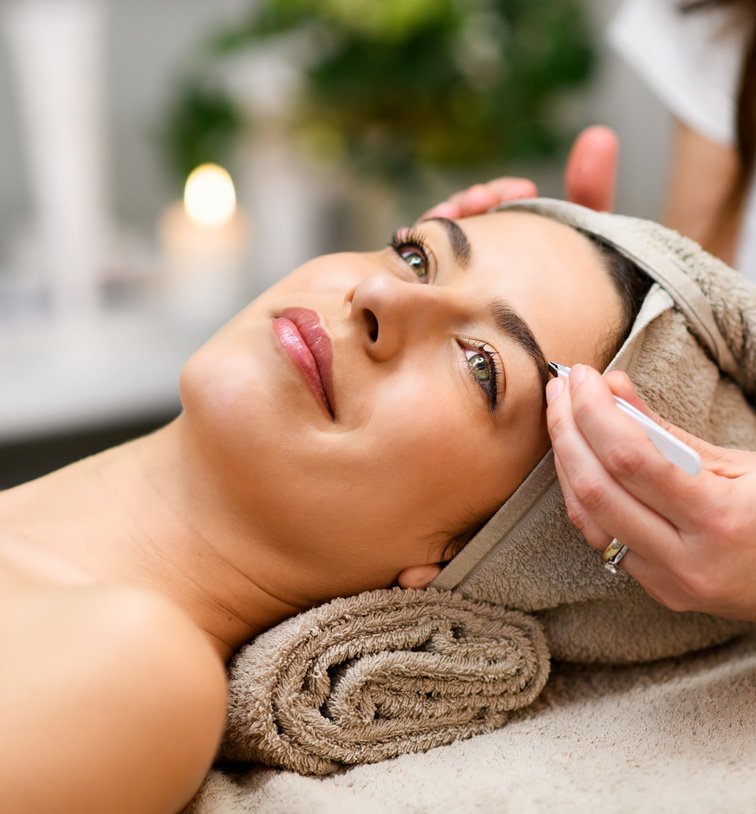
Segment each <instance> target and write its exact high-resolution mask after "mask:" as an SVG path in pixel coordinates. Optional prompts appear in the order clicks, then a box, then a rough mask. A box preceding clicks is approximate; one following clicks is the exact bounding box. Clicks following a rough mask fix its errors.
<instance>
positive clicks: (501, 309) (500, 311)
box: [489, 300, 549, 403]
mask: <svg viewBox="0 0 756 814" xmlns="http://www.w3.org/2000/svg"><path fill="white" fill-rule="evenodd" d="M489 308H490V311H491V316H492V317H493V320H494V322H495V323H496V327H497V328H498V329H499V330H500V331H501V333H503V334H504V335H505V336H508V337H509V338H510V339H512V340H514V341H515V342H516V343H517V344H518V345H519V346H520V347H521V348H522V349H523V350H524V351H525V353H527V354H528V356H530V358H531V359H532V360H533V362H534V363H535V366H536V371H537V373H538V378H539V379H540V380H541V392H542V393H543V394H544V399H545V394H546V384H547V383H548V381H549V369H548V366H547V363H546V357H545V356H544V353H543V351H542V350H541V346H540V345H539V344H538V340H537V339H536V338H535V336H534V334H533V331H531V330H530V326H529V325H528V323H527V322H525V320H524V319H523V318H522V317H521V316H520V315H519V314H518V313H517V311H515V310H514V309H513V308H512V306H511V305H509V304H508V303H506V302H504V300H494V301H493V302H492V303H491V304H490V306H489ZM544 403H545V402H544Z"/></svg>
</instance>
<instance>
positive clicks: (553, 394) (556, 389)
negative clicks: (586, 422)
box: [546, 379, 564, 404]
mask: <svg viewBox="0 0 756 814" xmlns="http://www.w3.org/2000/svg"><path fill="white" fill-rule="evenodd" d="M562 393H564V379H552V380H551V381H550V382H549V383H548V384H547V385H546V403H547V404H551V403H552V402H554V401H556V400H557V399H558V398H559V396H561V395H562Z"/></svg>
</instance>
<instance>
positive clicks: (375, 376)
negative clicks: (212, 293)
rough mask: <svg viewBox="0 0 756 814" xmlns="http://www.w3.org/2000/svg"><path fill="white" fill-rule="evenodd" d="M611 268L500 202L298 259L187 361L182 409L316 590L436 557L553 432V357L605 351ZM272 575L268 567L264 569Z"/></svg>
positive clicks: (258, 523) (350, 589)
mask: <svg viewBox="0 0 756 814" xmlns="http://www.w3.org/2000/svg"><path fill="white" fill-rule="evenodd" d="M620 322H621V318H620V304H619V299H618V296H617V294H616V292H615V289H614V286H613V284H612V283H611V281H610V279H609V277H608V275H607V273H606V272H605V270H604V268H603V266H602V264H601V260H600V258H599V256H598V254H597V253H596V252H595V250H594V248H593V247H592V245H591V244H590V243H589V242H588V241H587V240H586V239H585V238H584V237H583V236H582V235H580V234H578V233H577V232H575V231H573V230H572V229H570V228H568V227H566V226H564V225H562V224H559V223H556V222H554V221H551V220H548V219H546V218H543V217H540V216H537V215H532V214H529V213H519V212H504V213H495V214H489V215H484V216H480V217H474V218H467V219H465V220H463V221H459V222H453V221H446V220H431V221H426V222H424V223H421V224H419V225H418V226H416V227H414V228H413V229H411V230H406V229H405V230H400V231H399V232H398V233H397V235H396V236H395V240H394V246H393V247H392V248H387V249H384V250H383V251H379V252H375V253H373V254H335V255H329V256H324V257H320V258H317V259H315V260H313V261H311V262H309V263H306V264H304V265H303V266H301V267H299V268H298V269H296V270H295V271H293V272H292V273H291V274H289V275H288V276H287V277H285V278H284V279H283V280H281V281H280V282H279V283H277V284H276V285H274V286H273V287H272V288H270V289H269V290H268V291H266V292H265V293H264V294H263V295H261V296H260V297H258V298H257V299H256V300H255V301H254V302H252V304H251V305H249V306H248V307H247V308H246V309H245V310H244V311H242V312H241V313H240V314H239V315H238V316H237V317H236V318H235V319H234V320H232V321H231V322H230V323H229V324H228V325H227V326H225V327H224V328H223V329H222V330H221V331H220V332H219V333H218V334H216V335H215V336H214V337H213V338H212V339H211V340H210V341H209V342H208V343H207V344H206V345H205V346H204V347H202V348H201V349H200V350H199V351H198V352H197V353H196V354H195V355H194V356H193V357H192V359H191V360H190V361H189V363H188V364H187V366H186V368H185V370H184V373H183V375H182V397H183V401H184V407H185V412H184V416H183V420H184V422H185V425H186V426H187V427H188V428H189V431H190V432H191V433H192V436H193V438H194V439H195V440H196V441H197V442H198V443H199V444H200V445H201V446H202V447H203V448H204V449H206V450H209V456H210V459H211V460H212V465H213V467H214V470H215V471H216V472H217V474H218V476H219V477H220V479H221V482H222V483H223V484H224V488H225V489H226V490H227V491H228V495H229V499H230V500H232V501H234V505H236V506H238V507H244V508H243V509H242V511H244V512H245V514H246V517H245V522H246V523H248V524H249V525H250V526H251V528H252V529H253V531H254V537H255V539H256V540H258V541H262V542H261V543H260V545H259V546H258V547H257V548H256V550H255V556H256V558H257V563H258V566H259V568H260V571H261V572H263V573H266V572H267V573H269V574H273V573H274V572H275V574H276V576H275V579H276V581H277V582H276V585H277V590H278V591H279V594H278V595H279V596H281V595H282V594H283V595H284V596H283V598H285V599H286V600H287V601H290V602H292V603H294V604H300V605H307V604H312V603H314V602H317V601H321V600H324V599H327V598H330V597H333V596H337V595H345V594H351V593H356V592H359V591H361V590H365V589H369V588H375V587H381V586H388V585H390V584H392V583H394V582H395V581H396V579H397V576H398V575H399V574H400V572H402V571H403V570H404V569H406V568H408V567H410V566H417V565H422V564H423V563H432V562H436V561H438V560H439V559H440V558H441V551H442V549H443V546H444V544H445V542H446V541H447V540H448V539H449V537H450V536H451V535H453V534H454V533H455V532H456V531H459V530H460V529H461V528H463V527H465V526H467V525H468V524H470V523H471V522H472V521H474V520H476V519H479V518H482V517H483V516H485V515H488V514H491V513H493V512H494V511H495V510H496V509H497V508H498V506H499V505H500V504H501V503H502V502H503V501H504V499H505V498H506V497H508V496H509V495H510V494H511V493H512V492H513V491H514V490H515V488H516V487H517V486H518V485H519V484H520V483H521V481H522V480H523V479H524V478H525V476H526V475H527V474H528V472H529V471H530V470H531V469H532V467H533V466H534V465H535V464H536V463H537V461H538V460H539V459H540V458H541V457H542V455H543V454H544V453H545V451H546V450H547V449H548V445H549V444H548V435H547V432H546V427H545V420H544V411H545V404H544V382H545V369H544V361H545V360H554V361H558V362H562V363H564V364H567V365H572V364H575V363H576V362H587V363H591V364H597V363H599V361H600V358H599V355H600V353H601V349H602V347H603V346H604V345H605V344H606V343H607V338H608V337H611V335H612V333H614V332H616V331H617V330H618V327H619V325H620ZM271 579H272V577H271Z"/></svg>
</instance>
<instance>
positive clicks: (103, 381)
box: [0, 309, 212, 488]
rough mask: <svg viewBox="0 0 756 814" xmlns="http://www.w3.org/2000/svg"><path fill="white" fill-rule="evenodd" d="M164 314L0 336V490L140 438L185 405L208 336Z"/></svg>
mask: <svg viewBox="0 0 756 814" xmlns="http://www.w3.org/2000/svg"><path fill="white" fill-rule="evenodd" d="M211 332H212V330H211V329H210V328H209V327H208V326H201V325H194V326H191V325H182V324H180V323H177V322H172V321H171V320H170V319H166V317H165V315H163V314H161V313H160V312H158V311H150V310H147V309H120V310H113V311H109V312H107V311H106V312H103V314H101V315H100V317H99V318H98V319H96V320H93V321H92V322H90V323H83V322H82V323H79V324H76V325H66V326H60V325H58V326H56V325H53V324H51V323H46V324H35V323H31V324H24V325H18V326H6V327H5V328H4V329H3V330H2V331H1V332H0V394H2V395H1V396H0V488H5V487H8V486H11V485H13V484H15V483H19V482H21V481H23V480H26V479H28V478H30V477H35V476H37V475H41V474H43V473H44V472H47V471H49V470H50V469H53V468H56V467H57V466H60V465H63V464H65V463H68V462H69V461H71V460H74V459H75V458H78V457H82V456H84V455H87V454H90V453H92V452H96V451H98V450H99V449H102V448H104V447H106V446H109V445H112V444H116V443H120V442H122V441H125V440H127V439H128V438H132V437H135V436H137V435H141V434H143V433H145V432H148V431H150V430H151V429H154V428H155V427H157V426H160V425H161V424H163V423H165V422H166V421H168V420H170V419H171V418H172V417H174V416H175V415H177V414H178V412H179V409H180V404H179V394H178V381H179V374H180V371H181V367H182V365H183V363H184V362H185V361H186V359H187V358H188V357H189V356H190V355H191V353H192V352H193V351H194V350H195V349H196V348H197V347H199V345H200V344H202V342H203V341H204V340H205V339H206V338H207V337H208V336H209V334H210V333H211Z"/></svg>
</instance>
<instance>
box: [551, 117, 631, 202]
mask: <svg viewBox="0 0 756 814" xmlns="http://www.w3.org/2000/svg"><path fill="white" fill-rule="evenodd" d="M618 153H619V140H618V139H617V134H616V133H615V132H614V131H613V130H610V129H609V128H608V127H602V126H598V125H594V126H593V127H588V128H587V129H585V130H583V132H582V133H581V134H580V135H579V136H578V137H577V138H576V139H575V143H574V144H573V145H572V149H571V150H570V155H569V157H568V159H567V164H566V167H565V171H564V187H565V195H566V197H567V200H568V201H572V202H573V203H577V204H580V205H581V206H587V207H588V208H589V209H596V210H598V211H607V212H611V210H612V209H613V208H614V185H615V176H616V172H617V155H618Z"/></svg>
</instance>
